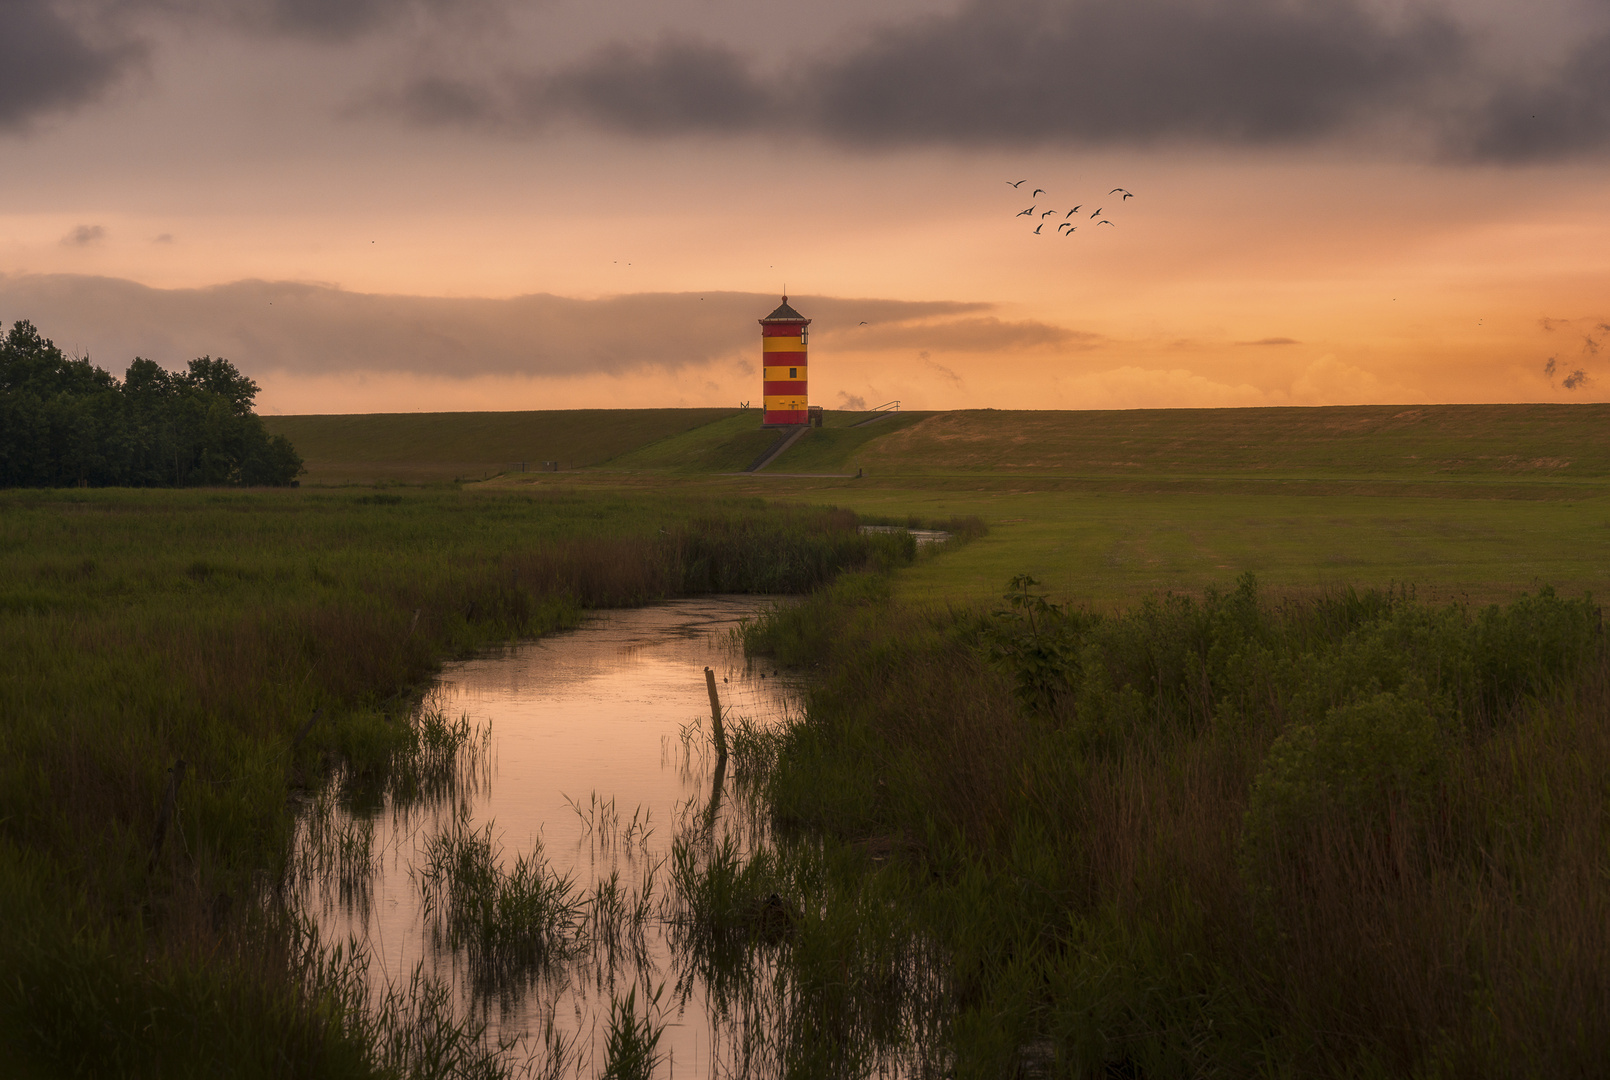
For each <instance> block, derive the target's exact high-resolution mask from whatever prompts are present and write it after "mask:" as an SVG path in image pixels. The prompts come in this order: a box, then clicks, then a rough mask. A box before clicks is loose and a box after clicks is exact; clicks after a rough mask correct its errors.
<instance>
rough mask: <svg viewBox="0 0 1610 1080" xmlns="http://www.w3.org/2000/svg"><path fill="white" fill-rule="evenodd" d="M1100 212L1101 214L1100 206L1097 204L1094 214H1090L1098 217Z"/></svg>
mask: <svg viewBox="0 0 1610 1080" xmlns="http://www.w3.org/2000/svg"><path fill="white" fill-rule="evenodd" d="M1100 214H1101V207H1099V206H1098V207H1096V212H1095V213H1094V214H1091V215H1090V216H1091V217H1098V216H1099V215H1100Z"/></svg>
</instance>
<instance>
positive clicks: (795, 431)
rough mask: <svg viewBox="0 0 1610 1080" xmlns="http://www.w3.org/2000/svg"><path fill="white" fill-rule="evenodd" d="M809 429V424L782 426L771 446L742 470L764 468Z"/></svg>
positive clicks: (757, 470)
mask: <svg viewBox="0 0 1610 1080" xmlns="http://www.w3.org/2000/svg"><path fill="white" fill-rule="evenodd" d="M810 429H811V426H810V425H809V424H799V425H797V426H795V427H791V428H784V429H783V433H782V435H781V436H779V437H778V439H777V441H776V442H774V443H772V444H771V446H770V447H768V448H767V449H766V452H765V453H764V454H761V455H760V456H759V457H757V458H756V459H755V460H754V461H753V462H751V463H750V465H749V468H747V469H745V470H744V472H748V473H752V472H759V471H760V470H761V469H764V468H765V467H766V466H767V465H770V464H771V463H772V462H773V461H776V460H777V458H778V457H780V456H781V455H782V453H783V451H785V450H787V449H788V448H789V447H790V446H793V445H794V444H795V443H797V442H799V440H800V439H801V438H802V437H803V436H804V435H805V433H806V432H807V431H809V430H810Z"/></svg>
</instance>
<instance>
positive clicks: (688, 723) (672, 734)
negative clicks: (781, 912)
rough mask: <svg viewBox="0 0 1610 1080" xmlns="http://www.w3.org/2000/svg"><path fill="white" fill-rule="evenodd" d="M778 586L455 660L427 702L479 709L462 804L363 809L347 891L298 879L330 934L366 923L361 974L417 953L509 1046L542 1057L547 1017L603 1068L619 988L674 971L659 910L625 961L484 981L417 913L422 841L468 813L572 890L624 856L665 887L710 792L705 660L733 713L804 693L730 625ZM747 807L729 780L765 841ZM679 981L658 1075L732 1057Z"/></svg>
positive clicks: (740, 823)
mask: <svg viewBox="0 0 1610 1080" xmlns="http://www.w3.org/2000/svg"><path fill="white" fill-rule="evenodd" d="M776 602H777V599H776V598H768V597H747V596H746V597H715V598H705V599H697V600H683V601H677V602H673V603H669V604H664V605H660V606H656V607H651V608H641V609H635V610H628V611H618V612H608V613H604V614H600V615H597V616H595V617H593V618H591V619H590V620H589V621H588V622H587V623H586V624H585V625H584V626H582V627H581V628H580V629H577V630H575V631H573V632H569V633H565V634H559V635H554V636H552V637H549V638H544V639H542V640H540V641H536V642H531V643H528V644H522V645H519V646H517V647H513V648H510V649H508V650H505V651H502V652H500V653H498V654H497V655H488V656H485V657H482V658H479V659H475V660H471V661H467V662H462V663H455V664H450V665H448V667H447V668H446V669H445V670H444V671H443V673H442V675H441V677H440V679H439V681H438V684H437V686H436V687H435V689H434V691H433V693H432V694H431V695H430V696H429V698H428V700H427V707H430V708H435V709H438V710H440V711H441V712H442V713H443V714H445V715H446V716H448V717H454V718H456V717H460V716H467V717H468V718H469V721H470V723H471V724H472V725H476V726H478V727H480V728H481V729H482V730H483V731H484V730H485V729H486V727H487V725H490V736H489V738H488V739H487V741H486V743H485V744H484V751H485V752H484V757H483V759H482V762H481V765H480V767H478V768H477V769H475V770H473V772H474V774H475V775H474V777H472V783H471V784H470V785H469V786H468V788H467V789H465V791H463V792H462V793H461V796H460V798H459V799H458V800H456V801H457V802H458V806H457V807H456V808H455V806H454V802H455V800H445V801H442V802H439V803H438V804H436V805H434V806H429V807H427V808H425V809H423V810H420V809H418V808H415V809H412V810H410V811H408V812H406V813H404V812H387V811H384V810H383V811H382V812H381V813H379V814H378V815H377V816H375V817H374V818H373V819H372V820H373V829H374V832H373V840H372V845H373V851H374V852H375V853H376V855H375V858H374V862H373V864H372V869H371V876H370V879H369V881H368V882H367V885H366V888H364V889H361V890H356V891H354V892H351V893H349V894H347V895H346V896H345V898H344V900H343V898H342V897H340V896H338V895H337V894H336V893H334V892H333V891H331V890H329V889H328V888H326V889H323V890H319V889H311V890H310V891H309V893H308V894H307V900H306V907H307V909H308V910H309V911H310V912H311V913H313V914H314V915H315V917H316V918H317V920H318V921H319V923H320V925H321V929H322V931H323V933H324V935H325V937H326V940H341V939H345V938H346V937H347V936H348V935H352V936H356V937H358V938H359V939H360V940H364V941H366V943H367V945H368V947H369V949H370V952H371V956H372V958H373V959H372V965H371V971H370V974H371V979H372V980H384V979H391V980H394V981H395V980H401V981H406V980H407V979H408V977H409V974H410V972H412V971H413V970H414V968H415V967H416V965H423V967H424V968H425V970H426V971H428V972H433V973H435V974H437V975H439V976H442V977H445V978H448V979H450V980H452V981H453V983H454V985H455V986H456V987H457V989H458V990H459V993H460V997H461V1005H462V1007H463V1009H464V1010H465V1011H466V1012H472V1011H473V1012H476V1013H477V1014H478V1015H482V1016H484V1017H485V1019H486V1021H487V1023H488V1024H489V1026H490V1027H491V1029H492V1031H493V1032H494V1033H495V1034H497V1035H501V1036H504V1037H510V1038H512V1037H516V1036H522V1035H523V1036H525V1039H524V1041H523V1043H522V1044H521V1045H520V1046H519V1047H517V1048H515V1049H514V1050H513V1051H512V1056H513V1057H514V1058H515V1059H516V1060H519V1059H521V1058H524V1057H526V1056H528V1055H531V1054H535V1055H536V1057H537V1062H536V1063H537V1064H539V1065H540V1064H541V1063H542V1059H543V1057H544V1055H545V1054H546V1053H548V1052H549V1051H548V1050H545V1049H544V1046H545V1042H544V1040H545V1038H546V1039H548V1040H549V1042H548V1045H549V1047H550V1048H551V1040H552V1037H553V1035H552V1034H546V1035H545V1033H556V1034H557V1035H558V1037H559V1038H560V1039H561V1040H562V1041H564V1042H566V1043H568V1045H569V1047H570V1049H569V1051H568V1054H569V1056H570V1058H571V1067H570V1068H568V1069H566V1070H565V1071H566V1072H574V1073H576V1074H579V1075H583V1076H591V1075H596V1074H597V1073H598V1071H600V1070H601V1069H602V1068H603V1064H604V1041H605V1036H606V1029H607V1027H608V1022H609V1014H610V1004H611V997H612V995H613V996H616V997H618V996H621V995H623V994H624V993H625V992H626V990H627V989H629V988H630V987H632V986H634V985H635V986H638V987H639V988H640V990H639V994H638V1001H639V1004H640V1005H641V1002H642V998H643V996H644V994H646V993H648V992H649V991H650V990H651V989H652V988H654V987H656V986H658V985H662V984H665V985H667V986H668V987H669V986H670V985H671V984H674V983H676V981H677V979H676V976H675V974H674V970H673V969H674V968H675V964H674V962H673V957H672V956H671V952H670V947H669V944H668V938H667V934H668V931H667V929H666V927H665V926H664V925H663V920H660V919H650V920H648V921H647V922H648V925H647V928H646V932H645V935H644V946H643V948H641V949H640V950H638V952H637V955H636V959H635V960H632V961H628V962H626V963H625V964H624V965H614V964H604V965H603V966H602V967H601V966H600V965H599V964H598V963H597V962H596V958H594V962H593V963H588V962H585V961H578V962H574V963H568V964H562V965H558V966H557V967H556V968H555V969H554V970H550V971H546V972H545V973H544V974H543V975H542V977H541V978H538V979H534V980H532V981H531V983H530V984H529V985H525V986H522V987H520V988H519V991H518V992H516V993H509V992H501V993H498V994H487V993H484V992H479V993H478V992H477V991H476V989H475V988H474V986H473V985H472V981H471V980H470V979H469V977H468V974H467V966H466V963H465V957H464V955H463V953H462V952H461V951H460V950H456V949H454V948H452V947H451V946H450V945H448V944H445V943H444V942H443V940H442V938H441V935H440V933H439V932H437V931H434V930H433V929H432V924H431V921H430V920H429V919H428V918H427V917H426V912H425V910H424V907H423V900H422V890H421V886H420V880H419V878H420V869H421V867H422V866H424V865H425V863H426V845H427V844H428V842H429V840H430V838H431V837H432V836H433V835H437V834H439V833H440V832H441V830H443V829H444V828H445V827H447V826H448V824H449V823H450V822H451V820H452V817H453V815H454V814H455V813H462V814H465V815H467V817H468V819H469V824H470V826H471V827H472V828H477V829H478V828H483V827H485V825H486V824H487V823H489V822H490V823H492V827H493V836H494V838H495V839H496V840H497V841H498V842H499V843H500V844H501V848H502V853H501V859H502V862H503V863H504V865H505V866H507V865H508V864H510V863H511V862H512V860H513V859H514V858H515V857H516V856H518V855H520V854H528V853H531V852H534V851H540V852H541V853H542V855H543V857H545V858H546V860H547V861H548V862H549V864H550V867H551V870H552V871H553V872H554V873H556V874H558V875H569V876H571V877H572V879H573V880H574V882H575V884H576V886H577V889H578V892H581V893H586V892H591V891H592V889H593V887H594V885H595V883H596V882H597V881H598V880H599V879H600V878H601V877H608V876H609V875H610V874H611V873H613V872H618V873H619V874H620V876H621V880H622V883H623V885H625V886H629V887H632V888H638V887H640V886H641V884H642V882H643V881H645V880H646V879H649V878H652V879H653V880H655V882H656V890H657V895H659V896H661V897H664V896H665V895H666V894H667V893H668V892H669V891H670V876H669V863H668V861H667V860H668V856H669V855H670V851H671V844H672V840H673V838H674V837H675V836H676V835H677V833H678V831H679V830H683V831H684V832H685V830H686V829H687V828H688V827H689V824H690V822H697V821H700V820H702V815H703V814H704V812H705V810H706V809H707V804H708V802H709V799H710V792H711V783H712V774H713V771H714V762H713V760H712V759H713V755H712V754H711V753H710V751H709V745H710V743H709V736H708V732H709V729H710V709H709V699H708V696H707V691H706V686H705V678H704V668H705V667H707V666H708V667H710V668H712V669H713V670H714V671H715V674H716V683H717V687H718V688H719V691H720V694H721V697H722V701H723V704H724V705H725V706H727V707H728V710H729V718H730V717H736V716H747V717H749V718H751V719H754V720H756V721H760V722H762V723H766V724H775V723H776V722H777V721H778V720H780V719H781V717H782V716H784V715H785V714H786V713H787V712H788V711H789V710H791V709H797V708H798V707H799V703H800V696H801V693H800V687H799V686H798V685H797V684H796V683H794V682H792V681H791V680H789V679H788V678H787V677H786V676H785V677H782V678H779V677H776V676H775V675H774V673H773V671H772V669H771V668H770V667H768V666H761V665H757V664H755V663H751V662H749V661H746V660H745V658H744V657H743V655H742V653H741V651H740V650H738V649H737V648H736V647H735V644H734V641H733V637H732V631H733V630H734V628H735V627H737V626H738V624H739V622H740V621H741V620H743V619H745V618H748V617H752V616H754V615H756V614H758V613H760V612H762V611H764V610H766V609H767V608H769V607H771V606H772V605H773V604H774V603H776ZM729 722H731V721H730V719H729ZM752 811H753V808H752V807H747V808H746V806H745V804H744V801H743V799H742V797H741V795H739V794H738V793H736V792H734V791H732V790H731V787H730V785H729V791H728V795H727V798H726V800H725V801H724V802H723V803H722V804H721V814H722V815H723V820H724V822H725V829H726V831H729V832H733V833H735V834H737V835H740V836H742V837H743V839H744V842H745V843H746V844H752V843H755V842H759V841H758V837H759V835H760V833H759V832H758V831H757V830H759V829H760V828H761V827H760V826H759V825H758V824H756V822H755V817H754V815H753V813H752ZM705 827H706V829H707V830H708V827H709V826H708V823H706V826H705ZM683 981H684V984H685V983H686V978H685V977H684V980H683ZM682 991H683V992H682V993H676V992H673V990H671V989H667V991H666V993H665V995H664V996H663V997H662V998H661V1003H660V1006H659V1008H658V1009H657V1010H656V1011H655V1012H654V1013H653V1014H652V1015H651V1018H652V1019H653V1020H655V1021H656V1023H657V1024H663V1025H664V1033H663V1035H662V1037H661V1041H660V1045H659V1050H660V1052H661V1054H662V1055H663V1064H662V1066H661V1068H660V1069H659V1070H657V1071H656V1075H657V1076H688V1077H701V1076H711V1075H718V1074H721V1073H724V1072H726V1071H727V1070H726V1069H725V1068H724V1067H723V1064H722V1062H721V1061H720V1055H721V1050H720V1047H721V1045H722V1039H721V1037H720V1034H719V1032H717V1031H715V1030H714V1028H713V1025H712V1021H711V1018H710V1015H709V1013H708V1009H707V1004H706V1001H705V997H704V993H703V988H702V987H699V986H691V987H690V986H686V985H684V986H683V988H682ZM639 1011H640V1012H641V1011H642V1010H641V1008H640V1010H639Z"/></svg>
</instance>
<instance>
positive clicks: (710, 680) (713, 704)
mask: <svg viewBox="0 0 1610 1080" xmlns="http://www.w3.org/2000/svg"><path fill="white" fill-rule="evenodd" d="M704 685H705V688H706V689H708V690H709V691H710V722H711V723H712V724H713V725H715V729H716V767H717V768H720V767H721V765H723V764H724V763H725V762H726V760H727V733H726V731H725V730H724V729H723V728H722V727H721V697H720V695H718V694H717V693H716V673H715V672H713V671H711V670H710V669H709V668H705V669H704Z"/></svg>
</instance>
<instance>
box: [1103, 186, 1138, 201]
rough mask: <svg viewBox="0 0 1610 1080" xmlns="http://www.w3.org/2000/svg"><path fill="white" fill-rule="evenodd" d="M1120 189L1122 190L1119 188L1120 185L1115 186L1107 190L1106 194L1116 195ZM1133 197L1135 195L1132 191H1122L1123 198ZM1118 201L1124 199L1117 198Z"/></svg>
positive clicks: (1121, 189)
mask: <svg viewBox="0 0 1610 1080" xmlns="http://www.w3.org/2000/svg"><path fill="white" fill-rule="evenodd" d="M1120 191H1124V189H1123V188H1121V187H1115V188H1113V189H1112V190H1111V191H1109V192H1107V194H1108V195H1116V194H1118V193H1119V192H1120ZM1134 197H1135V196H1134V194H1133V193H1132V192H1128V191H1124V199H1133V198H1134ZM1118 201H1119V202H1123V201H1124V200H1123V199H1119V200H1118Z"/></svg>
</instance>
